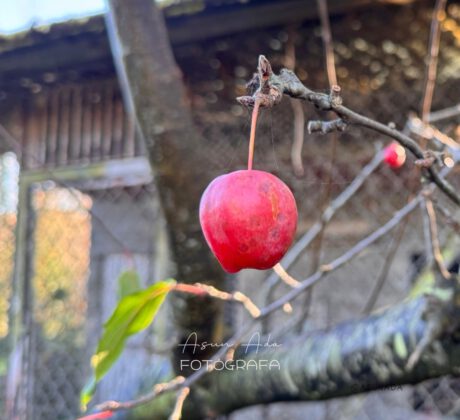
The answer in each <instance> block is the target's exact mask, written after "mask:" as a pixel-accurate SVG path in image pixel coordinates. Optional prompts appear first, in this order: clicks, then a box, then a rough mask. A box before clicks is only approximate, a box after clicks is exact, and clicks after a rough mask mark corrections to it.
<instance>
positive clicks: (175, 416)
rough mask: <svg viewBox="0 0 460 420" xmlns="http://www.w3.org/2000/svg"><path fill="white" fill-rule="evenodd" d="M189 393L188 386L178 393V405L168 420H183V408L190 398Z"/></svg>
mask: <svg viewBox="0 0 460 420" xmlns="http://www.w3.org/2000/svg"><path fill="white" fill-rule="evenodd" d="M189 393H190V388H189V387H188V386H186V387H184V388H182V389H181V390H180V391H179V392H178V393H177V399H176V405H175V406H174V410H173V412H172V413H171V415H170V416H169V419H168V420H180V419H181V418H182V407H183V406H184V401H185V399H186V398H187V397H188V394H189Z"/></svg>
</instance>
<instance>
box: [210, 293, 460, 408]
mask: <svg viewBox="0 0 460 420" xmlns="http://www.w3.org/2000/svg"><path fill="white" fill-rule="evenodd" d="M449 290H450V289H448V290H446V289H438V290H437V291H434V292H433V294H432V295H426V296H420V297H419V298H417V299H415V300H413V301H409V302H405V303H402V304H400V305H397V306H395V307H392V308H391V309H389V310H387V311H386V312H384V313H382V314H380V315H373V316H369V317H367V318H363V319H361V320H358V321H350V322H346V323H343V324H341V325H338V326H336V327H334V328H333V329H331V330H329V331H326V332H324V331H319V332H316V333H312V334H310V335H307V336H304V337H302V338H301V339H297V340H295V341H294V342H291V343H288V344H287V345H284V346H282V348H281V349H280V348H278V349H276V350H274V349H264V350H259V351H258V352H255V353H254V352H252V353H249V354H247V355H246V357H245V360H246V361H248V360H254V361H255V362H256V364H261V363H263V364H264V365H266V366H267V368H265V369H254V370H234V371H222V372H215V373H213V374H211V379H212V384H213V386H212V394H211V395H210V398H211V401H212V405H213V407H214V409H215V411H217V412H219V413H228V412H232V411H234V410H236V409H238V408H242V407H246V406H251V405H256V404H263V403H271V402H276V401H312V400H315V401H317V400H323V399H328V398H336V397H343V396H347V395H354V394H358V393H362V392H368V391H372V390H376V389H381V388H385V387H389V386H395V385H403V384H415V383H418V382H420V381H423V380H426V379H430V378H436V377H439V376H442V375H447V374H458V373H459V372H460V346H459V345H458V322H456V323H455V324H456V325H455V328H457V330H456V333H455V334H446V335H444V336H443V337H440V338H439V339H437V340H436V341H434V342H432V343H430V346H428V347H427V348H426V349H425V352H424V353H423V355H422V357H421V358H420V359H419V360H418V363H417V365H416V368H414V369H408V368H407V367H406V366H407V363H408V361H409V360H410V359H411V356H412V355H413V354H414V352H415V351H416V349H417V348H418V345H419V343H421V342H422V341H423V340H424V337H425V331H426V330H427V329H428V323H429V322H430V321H429V319H428V314H431V315H430V317H434V316H436V317H441V318H442V319H443V320H444V322H449V319H450V321H452V318H451V316H452V312H451V310H447V309H446V308H447V306H446V304H448V305H450V304H451V303H452V302H453V301H454V298H453V293H450V294H449ZM444 292H446V293H445V296H444ZM450 292H452V290H450ZM453 307H454V306H452V307H451V309H452V308H453ZM453 310H454V311H455V313H457V312H458V309H457V308H456V307H455V309H453ZM430 319H431V318H430ZM457 319H458V318H457ZM270 363H272V366H276V363H278V364H279V366H280V369H279V370H278V369H276V367H272V368H271V369H269V368H268V366H270Z"/></svg>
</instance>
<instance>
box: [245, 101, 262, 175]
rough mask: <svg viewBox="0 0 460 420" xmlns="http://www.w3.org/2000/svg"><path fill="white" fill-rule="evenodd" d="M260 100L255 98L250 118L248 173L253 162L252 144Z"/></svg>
mask: <svg viewBox="0 0 460 420" xmlns="http://www.w3.org/2000/svg"><path fill="white" fill-rule="evenodd" d="M259 105H260V100H259V98H257V99H256V100H255V102H254V109H253V110H252V118H251V135H250V137H249V153H248V171H250V170H252V161H253V160H254V144H255V139H256V126H257V117H258V115H259Z"/></svg>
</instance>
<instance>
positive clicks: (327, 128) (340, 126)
mask: <svg viewBox="0 0 460 420" xmlns="http://www.w3.org/2000/svg"><path fill="white" fill-rule="evenodd" d="M346 128H347V123H346V122H345V121H343V120H342V119H341V118H337V119H336V120H332V121H320V120H318V121H309V122H308V126H307V129H308V132H309V133H310V134H311V133H318V132H319V133H321V134H327V133H331V132H332V131H345V129H346Z"/></svg>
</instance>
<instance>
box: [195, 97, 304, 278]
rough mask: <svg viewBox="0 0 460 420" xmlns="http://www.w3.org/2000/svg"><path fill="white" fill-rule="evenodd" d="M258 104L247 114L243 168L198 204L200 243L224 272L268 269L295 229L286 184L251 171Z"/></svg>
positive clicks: (221, 180)
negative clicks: (245, 164)
mask: <svg viewBox="0 0 460 420" xmlns="http://www.w3.org/2000/svg"><path fill="white" fill-rule="evenodd" d="M259 105H260V103H259V101H256V102H255V105H254V110H253V112H252V121H251V135H250V139H249V153H248V169H247V170H241V171H235V172H231V173H229V174H226V175H222V176H219V177H218V178H216V179H214V180H213V181H212V182H211V184H209V185H208V187H207V188H206V190H205V192H204V193H203V196H202V197H201V202H200V223H201V228H202V230H203V233H204V236H205V238H206V241H207V243H208V245H209V247H210V248H211V250H212V252H213V253H214V255H215V256H216V258H217V259H218V260H219V262H220V264H221V265H222V267H223V269H224V270H226V271H227V272H229V273H236V272H237V271H240V270H241V269H243V268H255V269H258V270H266V269H269V268H272V267H273V266H274V265H276V264H277V263H278V262H279V261H280V260H281V258H283V256H284V254H285V253H286V251H287V250H288V248H289V246H290V245H291V243H292V241H293V239H294V235H295V230H296V226H297V206H296V203H295V199H294V196H293V195H292V192H291V190H290V189H289V188H288V186H287V185H286V184H285V183H284V182H283V181H281V180H280V179H279V178H277V177H276V176H274V175H272V174H270V173H268V172H264V171H257V170H252V161H253V156H254V142H255V132H256V123H257V115H258V110H259Z"/></svg>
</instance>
